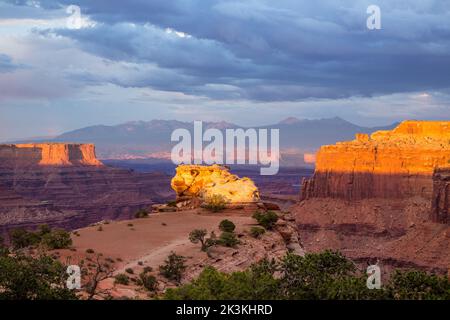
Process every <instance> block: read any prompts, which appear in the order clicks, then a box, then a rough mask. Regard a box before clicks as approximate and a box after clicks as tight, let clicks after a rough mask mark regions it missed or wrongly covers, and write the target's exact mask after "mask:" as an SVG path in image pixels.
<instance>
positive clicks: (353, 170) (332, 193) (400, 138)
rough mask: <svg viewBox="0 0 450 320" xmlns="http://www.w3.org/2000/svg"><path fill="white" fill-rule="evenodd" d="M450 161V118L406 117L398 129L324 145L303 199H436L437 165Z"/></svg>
mask: <svg viewBox="0 0 450 320" xmlns="http://www.w3.org/2000/svg"><path fill="white" fill-rule="evenodd" d="M449 161H450V122H448V121H405V122H403V123H401V124H400V125H399V126H398V127H397V128H395V129H394V130H392V131H377V132H375V133H373V134H372V135H370V136H368V135H366V134H357V135H356V139H355V140H353V141H349V142H339V143H337V144H335V145H328V146H323V147H321V148H320V150H319V152H318V153H317V162H316V170H315V173H314V176H313V178H312V179H305V180H304V181H303V183H302V192H301V199H302V200H304V199H308V198H317V197H325V198H339V199H344V200H349V201H351V200H361V199H368V198H378V197H380V198H392V199H404V198H409V197H412V196H422V197H424V198H426V199H431V196H432V194H433V181H432V176H433V172H434V170H435V169H436V168H439V167H443V166H447V165H448V164H449Z"/></svg>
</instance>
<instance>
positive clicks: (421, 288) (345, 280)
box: [164, 251, 450, 300]
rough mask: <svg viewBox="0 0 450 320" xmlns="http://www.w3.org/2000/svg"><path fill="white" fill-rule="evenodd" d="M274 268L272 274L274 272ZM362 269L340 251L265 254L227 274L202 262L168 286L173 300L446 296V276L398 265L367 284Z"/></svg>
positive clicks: (168, 296)
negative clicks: (188, 278)
mask: <svg viewBox="0 0 450 320" xmlns="http://www.w3.org/2000/svg"><path fill="white" fill-rule="evenodd" d="M275 272H277V276H275ZM366 279H367V275H366V274H365V272H364V271H359V270H357V269H356V267H355V265H354V264H353V262H352V261H350V260H348V259H347V258H345V257H344V256H343V255H342V254H340V253H339V252H333V251H325V252H322V253H315V254H313V253H311V254H306V255H305V256H304V257H301V256H297V255H294V254H291V253H289V254H287V255H286V256H285V257H284V258H283V259H281V261H278V262H275V261H269V260H267V259H264V260H262V261H260V262H259V263H257V264H255V265H252V266H251V267H250V268H248V269H247V270H245V271H241V272H233V273H231V274H226V273H222V272H219V271H217V270H216V269H214V268H213V267H206V268H205V269H204V270H203V272H202V273H201V274H200V276H199V277H198V278H197V279H195V280H193V281H192V282H191V283H189V284H186V285H183V286H181V287H179V288H175V289H168V290H167V291H166V293H165V295H164V298H165V299H171V300H173V299H175V300H211V299H224V300H234V299H236V300H266V299H292V300H297V299H301V300H303V299H306V300H330V299H332V300H372V299H384V300H386V299H397V300H399V299H423V300H426V299H436V300H449V299H450V281H449V279H448V278H447V277H445V276H436V275H429V274H427V273H425V272H421V271H401V272H400V271H397V272H395V273H394V274H393V275H392V277H391V278H390V280H389V282H387V283H386V284H385V285H384V286H382V288H381V289H379V290H376V289H375V290H370V289H368V288H367V286H366Z"/></svg>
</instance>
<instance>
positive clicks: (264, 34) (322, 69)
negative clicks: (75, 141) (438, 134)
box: [0, 0, 450, 140]
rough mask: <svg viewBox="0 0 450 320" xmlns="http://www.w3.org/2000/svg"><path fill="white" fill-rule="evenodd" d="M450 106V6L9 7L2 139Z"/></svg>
mask: <svg viewBox="0 0 450 320" xmlns="http://www.w3.org/2000/svg"><path fill="white" fill-rule="evenodd" d="M371 4H375V5H378V6H379V7H380V9H381V30H369V29H368V28H367V26H366V20H367V18H368V17H369V14H368V13H367V12H366V11H367V7H368V6H369V5H371ZM70 5H76V6H78V7H79V8H80V10H81V16H80V19H76V16H74V15H73V12H74V11H73V10H70V9H68V7H69V6H70ZM72 8H73V7H72ZM449 98H450V3H449V1H448V0H369V1H365V0H317V1H310V0H279V1H273V0H247V1H237V0H234V1H225V0H209V1H205V0H171V1H168V0H128V1H122V0H121V1H119V0H78V1H77V0H43V1H26V0H0V140H8V139H15V138H23V137H30V136H47V135H55V134H58V133H61V132H64V131H67V130H71V129H75V128H80V127H84V126H88V125H94V124H117V123H121V122H126V121H131V120H151V119H179V120H183V119H184V120H194V119H198V120H212V121H221V120H226V121H231V122H235V123H237V124H240V125H260V124H269V123H274V122H277V121H279V120H281V119H283V118H286V117H288V116H295V117H298V118H309V119H313V118H329V117H335V116H339V117H342V118H344V119H346V120H349V121H352V122H355V123H357V124H361V125H383V124H388V123H392V122H394V121H400V120H404V119H449V118H450V99H449Z"/></svg>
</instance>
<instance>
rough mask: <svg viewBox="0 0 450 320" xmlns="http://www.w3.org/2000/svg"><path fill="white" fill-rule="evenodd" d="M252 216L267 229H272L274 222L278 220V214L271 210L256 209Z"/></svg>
mask: <svg viewBox="0 0 450 320" xmlns="http://www.w3.org/2000/svg"><path fill="white" fill-rule="evenodd" d="M253 218H254V219H255V220H256V221H258V223H259V224H260V225H261V226H263V227H264V228H266V229H267V230H272V229H273V227H274V226H275V224H276V222H277V221H278V216H277V214H276V213H275V212H273V211H267V212H260V211H257V212H255V213H254V214H253Z"/></svg>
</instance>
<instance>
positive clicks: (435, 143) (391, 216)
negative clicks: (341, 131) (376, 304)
mask: <svg viewBox="0 0 450 320" xmlns="http://www.w3.org/2000/svg"><path fill="white" fill-rule="evenodd" d="M449 160H450V122H449V121H405V122H403V123H401V124H400V125H399V126H398V127H397V128H395V129H393V130H390V131H378V132H375V133H373V134H372V135H370V136H369V135H366V134H358V135H356V139H355V140H353V141H348V142H339V143H336V144H335V145H328V146H323V147H322V148H321V149H320V151H319V152H318V154H317V162H316V170H315V173H314V175H313V177H312V178H311V179H305V180H304V181H303V183H302V191H301V196H300V198H301V200H302V201H300V202H299V203H298V204H296V205H295V206H293V207H292V208H291V210H292V212H293V213H294V215H295V217H296V222H297V226H298V228H299V230H300V236H301V238H302V243H303V245H304V246H305V249H306V251H312V252H317V251H322V250H324V249H335V250H340V251H342V252H343V253H345V255H347V256H348V257H350V258H352V259H353V260H354V261H357V262H360V263H361V264H362V265H367V264H373V263H378V262H379V264H380V266H381V267H382V270H383V272H387V271H388V270H389V269H390V268H392V267H396V268H398V267H401V268H403V267H405V268H408V267H414V268H423V269H425V270H429V271H432V272H438V273H442V274H446V273H447V270H448V267H449V265H450V241H449V235H450V225H449V224H448V223H449V218H448V208H449V204H450V203H449V192H450V171H449V170H448V169H447V168H448V167H449V165H450V164H449Z"/></svg>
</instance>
